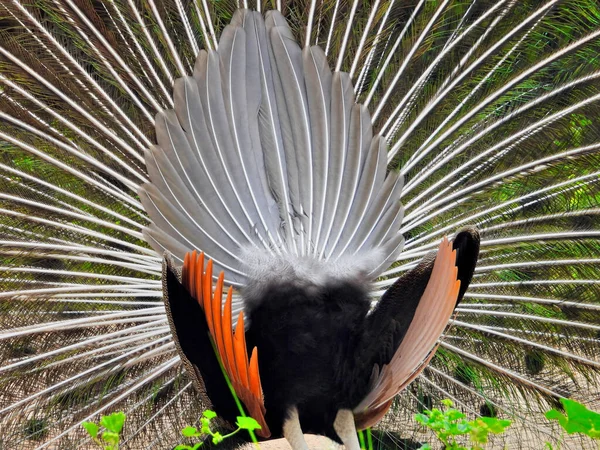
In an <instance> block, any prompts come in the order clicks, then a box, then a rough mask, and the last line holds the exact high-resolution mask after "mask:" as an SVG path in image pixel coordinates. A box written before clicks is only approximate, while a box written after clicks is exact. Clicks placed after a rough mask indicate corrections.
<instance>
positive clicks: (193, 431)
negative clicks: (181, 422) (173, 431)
mask: <svg viewBox="0 0 600 450" xmlns="http://www.w3.org/2000/svg"><path fill="white" fill-rule="evenodd" d="M181 434H183V435H184V436H185V437H197V436H202V433H200V432H198V429H197V428H195V427H185V428H184V429H183V430H181Z"/></svg>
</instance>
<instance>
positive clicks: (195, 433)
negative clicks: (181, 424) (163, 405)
mask: <svg viewBox="0 0 600 450" xmlns="http://www.w3.org/2000/svg"><path fill="white" fill-rule="evenodd" d="M215 417H217V414H216V413H215V412H214V411H211V410H206V411H204V413H203V414H202V418H201V419H200V424H201V427H200V430H198V429H197V428H196V427H185V428H184V429H183V430H181V434H183V435H184V436H185V437H187V438H200V437H203V436H210V437H212V443H213V444H220V443H221V442H223V440H225V439H227V438H230V437H231V436H233V435H235V434H237V433H239V432H240V431H241V430H247V431H248V432H249V433H251V432H253V431H254V430H260V428H261V426H260V425H259V424H258V422H257V421H256V420H254V419H253V418H252V417H246V416H238V417H237V421H236V423H235V424H236V425H237V427H238V428H237V430H235V431H233V432H231V433H229V434H226V435H222V434H221V433H219V432H218V431H213V430H212V429H211V428H210V422H211V420H212V419H214V418H215ZM202 445H204V441H202V442H198V443H197V444H195V445H193V446H190V445H186V444H179V445H178V446H177V447H175V450H197V449H198V448H200V447H202Z"/></svg>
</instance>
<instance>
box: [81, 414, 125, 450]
mask: <svg viewBox="0 0 600 450" xmlns="http://www.w3.org/2000/svg"><path fill="white" fill-rule="evenodd" d="M125 419H126V416H125V413H124V412H123V411H119V412H116V413H112V414H110V415H108V416H102V417H101V418H100V424H99V425H98V424H97V423H94V422H83V423H82V424H81V426H82V427H83V428H85V431H87V433H88V435H89V436H90V437H91V438H92V440H93V441H94V442H95V443H96V444H98V446H100V447H101V448H102V449H104V450H119V442H120V440H121V431H123V425H125ZM100 427H103V428H105V429H106V431H104V432H102V434H101V435H100Z"/></svg>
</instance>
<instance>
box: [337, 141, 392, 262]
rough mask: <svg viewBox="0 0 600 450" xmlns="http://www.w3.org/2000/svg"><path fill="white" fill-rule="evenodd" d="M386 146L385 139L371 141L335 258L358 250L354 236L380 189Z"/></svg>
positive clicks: (383, 175) (383, 172)
mask: <svg viewBox="0 0 600 450" xmlns="http://www.w3.org/2000/svg"><path fill="white" fill-rule="evenodd" d="M386 150H387V145H386V143H385V139H383V138H382V137H381V136H379V135H377V136H375V137H374V138H373V140H372V141H371V148H370V149H369V153H368V154H367V157H366V161H365V166H364V168H363V171H362V173H361V176H360V181H359V183H358V188H357V189H356V196H355V198H354V201H353V203H352V207H351V209H350V213H349V215H348V220H347V221H346V224H345V228H344V231H343V232H342V236H341V238H340V241H339V243H338V247H337V248H336V250H335V252H334V256H335V257H339V256H341V255H344V254H346V252H353V251H354V250H356V249H357V248H358V242H357V239H356V236H357V235H358V233H359V231H360V228H361V225H362V223H363V221H365V220H367V219H368V217H367V211H368V210H369V208H370V206H371V204H373V203H374V202H375V196H376V194H377V193H378V192H379V190H380V189H381V186H382V184H383V180H384V177H385V171H386V155H387V151H386Z"/></svg>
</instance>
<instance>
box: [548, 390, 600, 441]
mask: <svg viewBox="0 0 600 450" xmlns="http://www.w3.org/2000/svg"><path fill="white" fill-rule="evenodd" d="M560 402H561V403H562V405H563V407H564V411H565V412H564V414H563V413H562V412H560V411H558V410H556V409H551V410H550V411H548V412H547V413H546V418H547V419H548V420H557V421H558V423H559V424H560V426H561V427H562V429H563V430H564V431H566V432H567V433H568V434H576V433H579V434H584V435H586V436H589V437H590V438H592V439H596V440H600V413H597V412H594V411H591V410H589V409H588V408H586V407H585V406H584V405H582V404H581V403H579V402H576V401H575V400H571V399H568V398H561V399H560ZM561 441H562V436H561V438H560V439H559V441H558V444H557V446H556V447H553V446H552V444H550V443H549V442H547V443H546V448H548V449H558V448H560V442H561Z"/></svg>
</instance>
